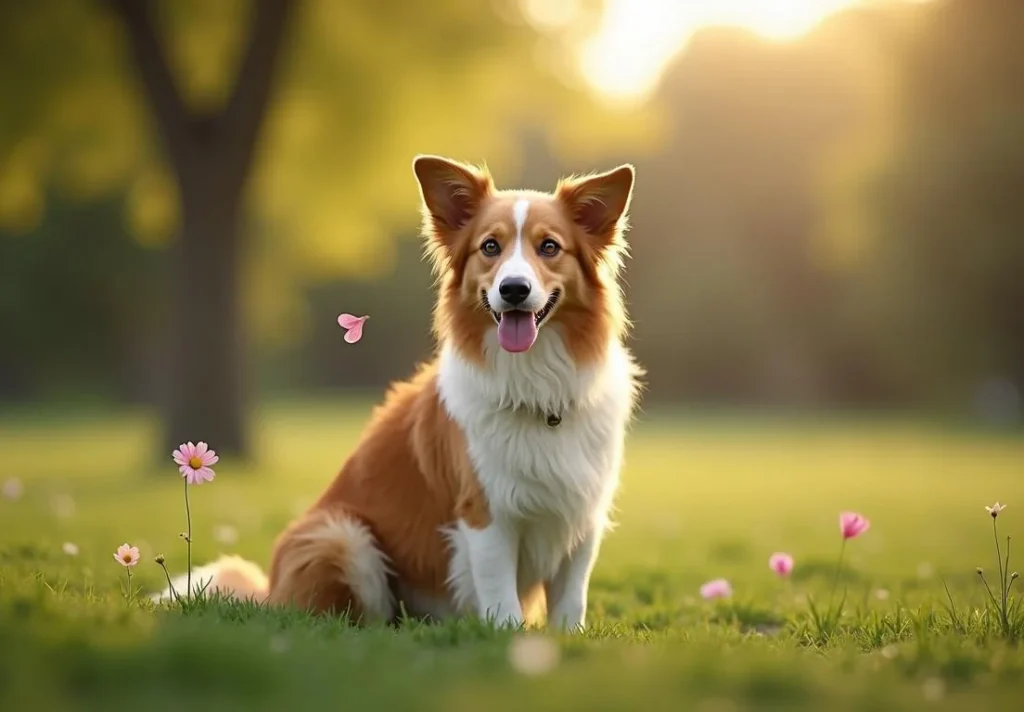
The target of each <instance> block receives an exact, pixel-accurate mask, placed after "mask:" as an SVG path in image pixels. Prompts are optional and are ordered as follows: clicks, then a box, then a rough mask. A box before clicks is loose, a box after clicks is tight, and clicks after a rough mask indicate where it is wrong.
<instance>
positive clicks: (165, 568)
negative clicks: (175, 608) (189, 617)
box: [160, 563, 181, 603]
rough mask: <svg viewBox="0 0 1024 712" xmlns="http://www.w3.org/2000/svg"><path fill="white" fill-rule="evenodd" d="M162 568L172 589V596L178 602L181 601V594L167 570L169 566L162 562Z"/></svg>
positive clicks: (168, 586) (168, 585)
mask: <svg viewBox="0 0 1024 712" xmlns="http://www.w3.org/2000/svg"><path fill="white" fill-rule="evenodd" d="M160 568H161V569H163V570H164V577H165V578H166V579H167V588H169V589H170V591H171V597H172V598H173V599H174V600H175V601H177V602H178V603H181V596H179V595H178V592H177V591H176V590H175V589H174V582H173V581H171V574H170V573H169V572H168V571H167V567H166V566H164V565H163V564H162V563H161V564H160Z"/></svg>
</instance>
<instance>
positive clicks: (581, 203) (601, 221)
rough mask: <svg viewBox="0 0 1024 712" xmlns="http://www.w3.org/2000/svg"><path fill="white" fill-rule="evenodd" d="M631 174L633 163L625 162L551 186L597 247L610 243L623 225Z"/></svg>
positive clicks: (631, 179)
mask: <svg viewBox="0 0 1024 712" xmlns="http://www.w3.org/2000/svg"><path fill="white" fill-rule="evenodd" d="M634 174H635V171H634V169H633V166H631V165H629V164H625V165H622V166H619V167H618V168H615V169H613V170H610V171H607V172H605V173H598V174H595V175H589V176H583V177H575V176H574V177H571V178H566V179H563V180H561V181H559V183H558V187H557V188H556V189H555V195H556V196H557V197H558V199H559V200H561V201H562V202H563V203H565V205H566V206H567V208H568V209H569V214H570V215H572V219H573V221H575V223H576V224H577V225H579V226H580V227H581V228H583V231H584V232H585V233H587V235H589V236H590V237H591V238H592V239H593V241H594V244H595V246H596V247H598V248H599V249H603V248H605V247H608V246H610V245H611V244H612V243H614V242H615V241H616V239H617V238H618V237H619V235H620V233H621V232H622V229H623V228H624V227H625V223H626V219H627V214H628V212H629V202H630V200H631V199H632V196H633V179H634Z"/></svg>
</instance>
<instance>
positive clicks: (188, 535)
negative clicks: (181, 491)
mask: <svg viewBox="0 0 1024 712" xmlns="http://www.w3.org/2000/svg"><path fill="white" fill-rule="evenodd" d="M185 521H186V524H187V525H188V526H187V527H186V529H185V558H186V567H187V568H188V574H187V575H186V581H187V583H186V584H185V585H186V586H187V589H186V591H185V597H186V598H188V599H191V598H192V512H191V511H189V506H188V480H187V479H186V480H185Z"/></svg>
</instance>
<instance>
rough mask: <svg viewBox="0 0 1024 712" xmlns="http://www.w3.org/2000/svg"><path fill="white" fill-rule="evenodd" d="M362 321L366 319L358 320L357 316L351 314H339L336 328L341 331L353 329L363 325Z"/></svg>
mask: <svg viewBox="0 0 1024 712" xmlns="http://www.w3.org/2000/svg"><path fill="white" fill-rule="evenodd" d="M364 319H366V317H363V318H359V317H358V316H353V315H351V314H341V315H339V316H338V326H340V327H341V328H342V329H354V328H355V327H356V326H358V325H359V324H361V323H363V320H364Z"/></svg>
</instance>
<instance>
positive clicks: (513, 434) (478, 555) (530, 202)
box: [156, 155, 644, 631]
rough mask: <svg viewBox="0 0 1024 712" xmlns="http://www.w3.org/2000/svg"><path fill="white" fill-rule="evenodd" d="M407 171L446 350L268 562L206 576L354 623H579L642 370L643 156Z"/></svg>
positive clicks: (433, 160) (200, 576)
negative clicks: (633, 329)
mask: <svg viewBox="0 0 1024 712" xmlns="http://www.w3.org/2000/svg"><path fill="white" fill-rule="evenodd" d="M413 173H414V175H415V177H416V180H417V182H418V185H419V190H420V197H421V203H422V216H423V228H422V232H423V236H424V239H425V241H426V251H427V255H428V256H429V258H430V260H431V262H432V265H433V269H434V274H435V276H436V277H437V300H436V303H435V309H434V319H433V321H434V334H435V337H436V341H437V348H436V350H435V355H434V357H433V359H432V360H431V361H429V362H428V363H425V364H421V365H420V366H419V367H418V369H417V370H416V371H415V373H414V375H413V376H412V377H411V378H410V379H409V380H407V381H404V382H400V383H396V384H393V385H392V386H391V387H390V388H389V390H388V391H387V394H386V396H385V398H384V400H383V402H382V403H381V404H380V405H379V406H377V408H376V409H375V410H374V412H373V414H372V417H371V418H370V421H369V424H368V425H367V426H366V429H365V431H364V432H363V434H362V436H361V438H360V440H359V444H358V445H357V447H356V449H355V451H354V452H353V453H352V454H351V455H350V457H349V458H348V460H347V461H346V462H345V464H344V466H343V467H342V469H341V472H340V473H339V474H338V475H337V477H336V478H335V479H334V481H333V482H332V483H331V484H330V485H329V486H328V487H327V489H326V490H325V491H324V492H323V493H322V495H321V496H320V498H319V499H318V500H317V501H316V502H315V503H314V504H313V505H312V506H311V507H310V508H309V509H308V510H307V511H306V512H305V513H304V514H303V515H301V516H300V517H298V518H297V519H296V520H295V521H293V522H292V523H291V524H290V525H289V526H288V527H287V528H286V529H285V531H284V532H283V533H282V534H281V535H280V536H279V538H278V539H277V542H276V544H275V547H274V551H273V555H272V560H271V565H270V570H269V576H267V575H264V573H263V572H262V571H261V570H260V568H259V567H258V566H256V565H255V564H253V563H251V562H248V561H244V560H242V559H239V558H237V557H222V558H221V559H219V560H217V561H215V562H214V563H212V564H208V565H206V566H203V567H200V568H199V569H198V570H196V571H194V572H193V575H192V580H193V581H195V582H197V585H202V586H205V587H206V590H207V591H219V592H220V593H221V594H222V595H227V596H231V597H236V598H257V599H259V600H263V601H269V603H270V604H272V605H275V604H280V605H291V606H297V607H300V608H303V609H306V610H309V611H311V612H313V613H335V614H347V615H349V616H350V619H351V620H353V621H356V622H359V623H367V622H374V621H379V622H394V621H395V620H396V619H397V618H398V617H399V616H401V615H407V616H412V617H416V618H422V619H435V620H436V619H446V618H450V617H453V616H454V617H461V616H476V617H479V618H481V619H484V620H486V621H490V622H491V623H493V624H496V625H499V626H506V625H508V626H515V627H519V626H524V625H543V623H544V620H545V617H546V622H547V624H548V625H549V626H557V627H560V628H562V629H565V630H569V631H572V630H582V629H584V628H585V626H586V616H587V595H588V588H589V583H590V578H591V573H592V571H593V569H594V565H595V562H596V560H597V557H598V552H599V549H600V546H601V541H602V537H603V536H604V535H605V533H606V532H607V531H608V530H609V528H610V526H611V524H612V522H611V517H610V514H611V511H612V509H613V505H614V497H615V494H616V490H617V488H618V484H619V471H620V468H621V465H622V459H623V448H624V443H625V437H626V433H627V430H628V429H629V426H630V424H631V423H632V420H633V418H634V415H635V410H636V407H637V401H638V395H639V392H640V390H641V379H642V377H643V375H644V373H643V371H642V369H641V368H640V367H639V365H638V364H637V363H636V361H635V359H634V358H633V357H632V355H631V353H630V351H629V350H628V348H627V347H626V346H625V344H624V340H625V338H626V336H627V332H628V329H629V322H628V319H627V315H626V310H625V308H624V303H623V297H622V292H621V284H620V272H621V268H622V262H623V258H624V256H625V255H626V252H627V246H626V242H625V237H624V234H625V231H626V229H627V222H628V210H629V205H630V201H631V198H632V194H633V184H634V169H633V166H631V165H628V164H626V165H622V166H620V167H618V168H615V169H614V170H611V171H608V172H604V173H596V174H590V175H586V176H570V177H568V178H564V179H562V180H560V181H559V182H558V184H557V186H556V188H555V190H554V191H553V192H551V193H543V192H539V191H533V190H498V189H496V188H495V186H494V182H493V180H492V178H491V176H490V174H489V173H488V172H487V170H486V169H485V168H481V167H478V166H473V165H470V164H467V163H462V162H458V161H454V160H451V159H447V158H442V157H439V156H432V155H420V156H417V157H416V158H415V160H414V161H413ZM183 580H184V577H181V578H179V580H178V582H177V586H178V587H183V586H184V583H183ZM170 595H171V594H170V588H168V590H167V591H164V592H163V593H162V594H160V595H158V596H157V597H156V598H157V600H162V599H166V598H168V597H169V596H170Z"/></svg>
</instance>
